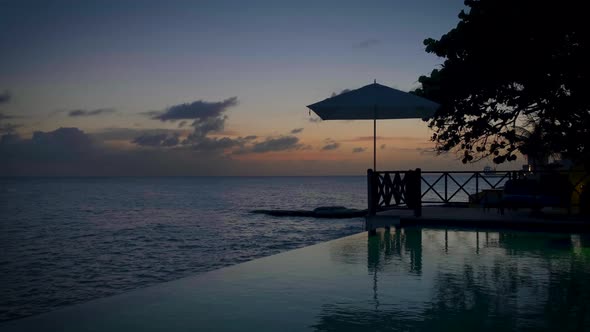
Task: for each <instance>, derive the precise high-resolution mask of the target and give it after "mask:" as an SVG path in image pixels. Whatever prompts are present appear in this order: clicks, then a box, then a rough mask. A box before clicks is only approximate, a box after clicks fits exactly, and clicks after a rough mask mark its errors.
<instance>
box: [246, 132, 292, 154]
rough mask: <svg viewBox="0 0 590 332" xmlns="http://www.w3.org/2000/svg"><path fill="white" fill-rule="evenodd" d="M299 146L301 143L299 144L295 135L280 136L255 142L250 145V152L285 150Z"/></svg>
mask: <svg viewBox="0 0 590 332" xmlns="http://www.w3.org/2000/svg"><path fill="white" fill-rule="evenodd" d="M300 147H301V144H299V138H297V137H295V136H282V137H278V138H267V139H266V140H264V141H262V142H260V143H255V144H254V146H253V147H252V152H256V153H261V152H271V151H285V150H294V149H298V148H300Z"/></svg>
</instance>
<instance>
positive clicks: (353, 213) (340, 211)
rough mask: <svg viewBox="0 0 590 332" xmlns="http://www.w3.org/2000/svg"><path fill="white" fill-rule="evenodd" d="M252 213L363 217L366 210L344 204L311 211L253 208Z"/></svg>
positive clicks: (291, 215) (280, 215)
mask: <svg viewBox="0 0 590 332" xmlns="http://www.w3.org/2000/svg"><path fill="white" fill-rule="evenodd" d="M251 212H252V213H261V214H267V215H269V216H274V217H314V218H357V217H364V216H365V215H366V214H367V211H366V210H358V209H348V208H346V207H344V206H322V207H319V208H316V209H314V210H313V211H307V210H254V211H251Z"/></svg>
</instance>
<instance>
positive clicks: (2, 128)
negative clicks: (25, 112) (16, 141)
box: [0, 123, 23, 134]
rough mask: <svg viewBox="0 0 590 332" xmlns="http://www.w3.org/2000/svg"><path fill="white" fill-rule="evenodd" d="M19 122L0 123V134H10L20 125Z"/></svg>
mask: <svg viewBox="0 0 590 332" xmlns="http://www.w3.org/2000/svg"><path fill="white" fill-rule="evenodd" d="M22 126H23V125H21V124H13V123H5V124H0V134H11V133H14V132H15V130H16V129H17V128H20V127H22Z"/></svg>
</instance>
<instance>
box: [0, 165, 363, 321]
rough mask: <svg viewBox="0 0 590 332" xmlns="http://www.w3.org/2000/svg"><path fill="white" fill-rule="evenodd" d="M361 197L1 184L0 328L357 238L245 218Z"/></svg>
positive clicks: (353, 181)
mask: <svg viewBox="0 0 590 332" xmlns="http://www.w3.org/2000/svg"><path fill="white" fill-rule="evenodd" d="M365 196H366V180H365V178H364V177H327V178H321V177H244V178H239V177H210V178H204V177H203V178H201V177H187V178H182V177H179V178H24V179H6V178H4V179H0V294H1V295H0V320H7V319H13V318H18V317H23V316H28V315H32V314H36V313H41V312H45V311H50V310H52V309H55V308H57V307H60V306H64V305H69V304H73V303H79V302H84V301H88V300H90V299H95V298H100V297H104V296H108V295H112V294H116V293H121V292H124V291H127V290H130V289H135V288H139V287H145V286H148V285H152V284H156V283H159V282H163V281H169V280H173V279H177V278H181V277H185V276H188V275H192V274H195V273H199V272H203V271H209V270H213V269H216V268H219V267H222V266H228V265H233V264H237V263H240V262H244V261H248V260H251V259H254V258H257V257H262V256H268V255H272V254H275V253H278V252H282V251H286V250H290V249H294V248H299V247H303V246H307V245H310V244H314V243H317V242H321V241H326V240H330V239H334V238H339V237H342V236H344V235H349V234H353V233H357V232H360V231H362V229H363V222H364V221H363V219H361V218H356V219H331V220H328V219H314V218H288V217H286V218H285V217H283V218H276V217H270V216H265V215H259V214H251V213H249V211H251V210H254V209H313V208H316V207H318V206H326V205H345V206H348V207H356V208H364V207H365V206H366V197H365Z"/></svg>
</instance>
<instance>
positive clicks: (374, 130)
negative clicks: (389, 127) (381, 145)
mask: <svg viewBox="0 0 590 332" xmlns="http://www.w3.org/2000/svg"><path fill="white" fill-rule="evenodd" d="M373 171H374V172H376V171H377V105H375V108H374V111H373Z"/></svg>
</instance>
